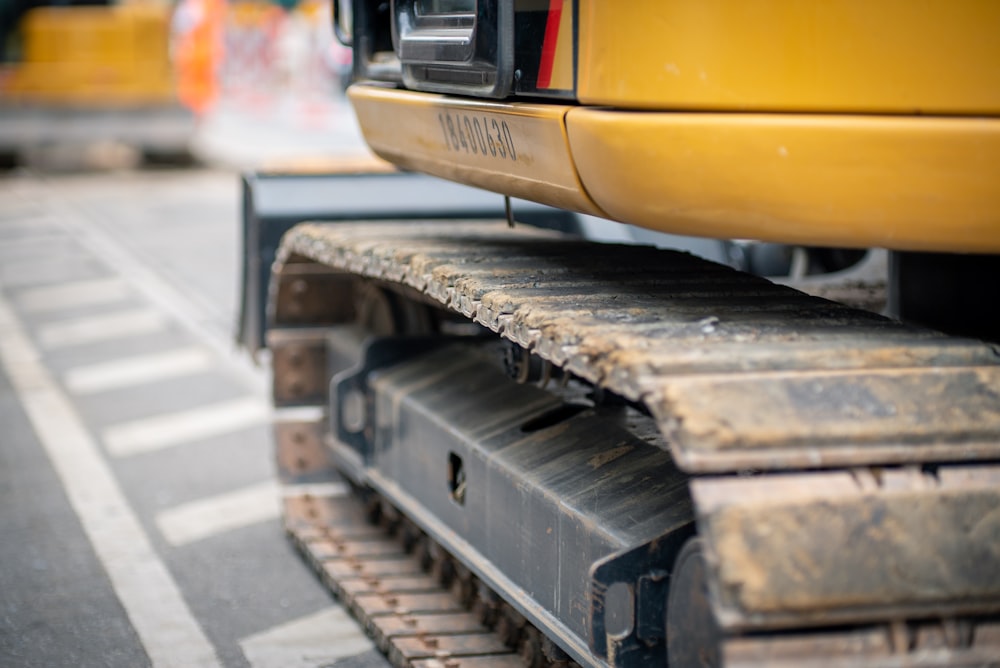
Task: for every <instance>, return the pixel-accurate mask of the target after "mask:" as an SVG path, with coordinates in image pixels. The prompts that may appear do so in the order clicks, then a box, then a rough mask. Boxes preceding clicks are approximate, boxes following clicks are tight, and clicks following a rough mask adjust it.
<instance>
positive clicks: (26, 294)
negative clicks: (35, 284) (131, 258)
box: [17, 278, 132, 313]
mask: <svg viewBox="0 0 1000 668" xmlns="http://www.w3.org/2000/svg"><path fill="white" fill-rule="evenodd" d="M131 294H132V293H131V290H130V289H129V287H128V285H127V284H126V283H125V281H123V280H122V279H120V278H95V279H93V280H89V281H74V282H72V283H62V284H60V285H46V286H43V287H39V288H30V289H27V290H23V291H22V292H21V293H20V294H19V295H18V296H17V303H18V306H20V307H21V309H22V310H24V311H28V312H31V313H42V312H49V311H61V310H64V309H70V308H76V307H79V306H100V305H102V304H113V303H115V302H119V301H122V300H124V299H126V298H128V297H129V296H130V295H131Z"/></svg>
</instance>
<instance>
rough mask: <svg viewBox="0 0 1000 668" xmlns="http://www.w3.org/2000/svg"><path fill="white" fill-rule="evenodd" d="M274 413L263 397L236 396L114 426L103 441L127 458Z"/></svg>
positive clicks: (234, 428) (224, 431) (261, 419)
mask: <svg viewBox="0 0 1000 668" xmlns="http://www.w3.org/2000/svg"><path fill="white" fill-rule="evenodd" d="M270 414H271V408H270V406H268V405H267V404H266V403H265V402H264V401H262V400H261V399H258V398H245V399H236V400H233V401H226V402H222V403H218V404H212V405H209V406H201V407H199V408H195V409H192V410H187V411H182V412H179V413H168V414H165V415H156V416H153V417H148V418H143V419H140V420H134V421H132V422H124V423H121V424H117V425H113V426H111V427H108V428H107V429H105V430H104V434H103V439H102V440H103V441H104V445H105V446H106V447H107V449H108V452H109V453H110V454H112V455H114V456H116V457H127V456H129V455H136V454H140V453H144V452H152V451H155V450H160V449H162V448H168V447H171V446H174V445H181V444H184V443H190V442H192V441H197V440H201V439H205V438H210V437H212V436H219V435H222V434H228V433H232V432H234V431H239V430H241V429H246V428H248V427H253V426H256V425H260V424H264V423H265V422H267V421H268V420H269V419H270Z"/></svg>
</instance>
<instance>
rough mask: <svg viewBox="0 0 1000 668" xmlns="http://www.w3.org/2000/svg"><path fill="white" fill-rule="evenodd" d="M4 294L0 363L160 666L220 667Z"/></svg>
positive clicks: (154, 662)
mask: <svg viewBox="0 0 1000 668" xmlns="http://www.w3.org/2000/svg"><path fill="white" fill-rule="evenodd" d="M40 359H41V358H40V354H39V352H38V350H37V349H36V348H35V347H34V346H33V345H32V343H31V341H30V340H29V339H28V337H27V335H26V334H25V332H24V328H23V326H22V325H21V323H20V322H19V321H18V320H17V318H16V316H15V315H14V313H13V311H12V310H11V309H10V307H9V306H8V304H7V301H6V300H5V299H4V298H3V296H2V295H0V364H2V365H3V367H4V369H5V370H6V372H7V374H8V375H9V376H10V380H11V383H12V384H13V387H14V389H15V390H16V391H17V394H18V398H19V400H20V402H21V404H22V406H23V407H24V410H25V412H26V413H27V415H28V418H29V420H30V421H31V424H32V427H33V429H34V430H35V433H36V434H37V435H38V439H39V441H41V443H42V446H43V447H44V448H45V451H46V453H47V454H48V457H49V460H50V461H51V462H52V466H53V467H54V468H55V470H56V473H57V474H58V475H59V478H60V480H61V481H62V485H63V488H64V489H65V491H66V496H67V497H68V498H69V501H70V504H71V505H72V507H73V510H74V511H75V512H76V515H77V517H79V519H80V523H81V525H82V526H83V529H84V531H85V532H86V534H87V537H88V539H89V540H90V542H91V544H92V545H93V547H94V551H95V552H96V553H97V556H98V558H99V559H100V560H101V563H102V564H103V566H104V569H105V571H106V572H107V574H108V578H109V579H110V580H111V585H112V587H113V588H114V591H115V594H116V595H117V596H118V600H119V601H121V604H122V607H123V608H124V609H125V612H126V614H127V615H128V618H129V621H130V622H131V624H132V626H133V627H134V628H135V631H136V633H137V634H138V636H139V639H140V640H141V642H142V645H143V647H144V648H145V649H146V653H147V654H148V655H149V659H150V661H151V663H152V665H153V666H154V668H160V667H164V668H166V667H170V668H174V667H177V668H180V667H182V666H193V667H201V666H205V667H214V666H219V665H220V663H219V660H218V657H217V656H216V653H215V649H214V648H213V646H212V644H211V643H210V642H209V641H208V638H207V637H206V636H205V634H204V633H203V632H202V630H201V627H200V626H199V625H198V622H197V621H196V620H195V619H194V617H193V616H192V614H191V611H190V610H189V609H188V607H187V604H186V603H185V602H184V598H183V596H182V595H181V592H180V590H179V589H178V587H177V584H176V583H175V582H174V580H173V578H171V576H170V573H169V571H168V570H167V568H166V566H165V565H164V564H163V562H162V561H160V559H159V557H158V556H157V554H156V552H155V551H154V550H153V547H152V545H151V543H150V541H149V537H148V536H147V535H146V533H145V532H144V531H143V529H142V525H141V524H140V523H139V519H138V518H137V517H136V515H135V512H134V511H133V510H132V508H131V506H129V503H128V500H127V499H126V498H125V495H124V493H123V492H122V490H121V488H120V487H119V486H118V482H117V480H116V479H115V477H114V474H113V473H112V472H111V470H110V468H109V467H108V465H107V464H106V463H105V462H104V459H103V458H102V457H101V455H100V452H99V450H98V447H97V444H96V443H95V442H94V440H93V438H91V436H90V434H89V433H88V432H87V430H86V428H85V427H84V425H83V422H82V420H81V419H80V417H79V415H77V413H76V411H75V410H74V408H73V406H72V404H71V403H70V402H69V400H68V399H67V397H66V396H65V395H64V394H63V393H62V391H61V390H60V389H59V387H58V385H57V384H56V382H55V380H54V379H53V378H52V376H51V374H50V373H49V372H48V370H47V369H46V368H45V367H44V366H43V365H42V363H41V361H40Z"/></svg>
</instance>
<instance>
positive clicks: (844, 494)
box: [270, 222, 1000, 666]
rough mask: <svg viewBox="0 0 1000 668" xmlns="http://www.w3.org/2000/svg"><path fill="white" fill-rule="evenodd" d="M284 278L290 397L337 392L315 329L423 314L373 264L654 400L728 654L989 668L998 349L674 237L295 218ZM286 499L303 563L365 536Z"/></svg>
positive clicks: (426, 298)
mask: <svg viewBox="0 0 1000 668" xmlns="http://www.w3.org/2000/svg"><path fill="white" fill-rule="evenodd" d="M276 279H277V280H275V281H274V282H273V283H272V293H273V294H272V303H273V304H274V310H273V314H272V315H273V323H274V327H273V329H272V331H271V339H270V340H271V347H272V351H273V353H274V366H275V399H276V403H277V404H278V405H279V406H296V405H314V406H322V407H325V406H326V404H327V402H328V400H329V397H328V394H327V387H328V384H329V374H328V372H327V369H328V367H329V365H330V364H331V359H332V358H333V357H336V355H335V354H334V353H333V352H332V351H330V350H327V349H326V347H325V345H326V344H325V343H324V342H325V339H324V336H325V335H324V331H327V330H326V328H329V327H332V326H335V325H338V324H343V323H345V322H352V321H359V322H361V323H362V324H364V325H365V326H367V327H368V328H369V329H371V330H372V331H373V333H384V332H381V331H379V330H381V329H389V330H391V329H392V326H391V325H389V324H385V323H388V322H394V323H395V326H396V327H397V328H398V327H399V323H400V322H406V323H408V325H407V328H406V329H408V330H409V329H413V328H415V329H416V330H417V331H418V332H421V333H423V332H424V331H425V330H426V331H430V330H433V326H432V325H429V324H428V323H426V322H421V321H420V318H419V317H415V316H413V314H407V313H401V312H400V308H399V306H398V305H394V306H392V307H391V308H389V307H387V308H383V309H382V310H383V311H386V312H385V313H383V314H381V315H379V314H378V313H375V314H374V315H373V313H372V311H377V310H378V309H375V308H374V307H371V308H369V307H366V306H365V305H364V304H361V305H360V306H359V305H358V304H357V300H356V295H358V294H363V290H361V291H359V287H358V286H359V285H362V284H363V283H362V282H361V281H362V279H364V280H374V281H378V282H379V284H380V285H389V286H395V287H392V288H391V290H393V291H396V292H398V293H399V294H401V295H404V296H405V297H406V299H404V300H402V302H401V303H403V304H407V303H408V304H419V303H433V304H436V305H438V306H440V307H442V308H445V309H448V310H450V311H451V312H453V313H454V314H461V315H463V316H465V317H466V318H468V320H469V321H472V322H475V323H478V324H479V325H482V326H483V327H485V328H488V329H490V330H492V331H494V332H496V333H497V334H499V335H500V336H501V337H504V338H506V339H508V340H510V341H512V342H514V343H515V344H517V345H518V346H521V347H522V348H523V349H524V350H528V351H531V353H533V354H534V355H536V356H538V357H540V358H542V359H543V360H545V361H546V362H547V363H549V364H552V365H554V366H556V367H560V368H561V369H563V370H565V371H566V372H568V373H569V374H572V375H573V376H574V377H577V378H580V379H582V380H583V381H585V382H587V383H590V384H592V385H593V386H594V387H597V388H600V389H602V390H604V391H608V392H611V393H614V394H616V395H620V396H621V397H624V398H625V399H626V400H628V401H630V402H634V403H635V404H638V405H641V406H642V407H644V408H645V409H646V410H648V412H649V414H650V415H651V416H652V419H653V420H654V421H655V424H656V425H657V426H658V428H659V431H660V437H659V439H657V442H659V443H661V444H662V446H663V447H664V448H665V449H668V450H669V453H670V455H671V457H672V459H673V461H675V462H676V464H677V465H678V466H679V467H680V468H681V469H683V470H684V471H685V472H686V473H687V474H690V475H692V476H694V479H693V481H692V483H691V495H692V497H693V500H694V504H695V516H696V519H697V523H698V532H699V534H700V539H699V540H700V541H701V542H702V544H703V546H704V559H705V564H706V570H707V572H708V576H707V580H708V586H709V589H710V591H711V598H712V607H713V609H714V611H715V614H716V617H717V618H718V620H719V622H720V624H721V627H722V633H723V636H724V638H725V639H724V641H723V644H724V647H723V654H724V655H725V656H726V658H727V660H728V661H729V663H742V664H745V665H760V664H769V665H774V664H775V663H778V664H780V665H800V664H801V662H802V661H804V660H806V659H808V658H810V657H815V656H817V653H820V654H818V655H819V656H826V655H827V654H829V655H844V656H847V657H852V658H849V659H848V660H849V661H853V662H856V663H858V664H862V663H863V664H866V665H886V666H889V665H904V664H907V662H912V661H914V660H915V657H916V658H919V657H921V656H925V655H926V652H928V651H930V650H933V652H936V653H933V652H932V655H933V658H934V660H933V661H932V662H931V663H929V664H927V665H995V661H996V659H995V658H993V657H996V656H1000V651H998V647H1000V632H998V628H1000V627H998V625H997V621H996V617H995V615H997V613H998V612H1000V552H998V549H997V545H1000V520H997V519H996V508H997V507H1000V466H998V465H997V464H996V462H1000V364H998V362H1000V356H998V352H997V350H996V349H994V348H993V347H991V346H988V345H985V344H983V343H980V342H976V341H970V340H961V339H955V338H949V337H946V336H944V335H941V334H937V333H934V332H930V331H927V330H921V329H918V328H913V327H908V326H905V325H902V324H900V323H896V322H893V321H890V320H887V319H885V318H882V317H880V316H877V315H875V314H872V313H868V312H864V311H859V310H855V309H851V308H849V307H846V306H842V305H840V304H836V303H833V302H829V301H826V300H822V299H818V298H814V297H808V296H806V295H803V294H802V293H799V292H796V291H794V290H791V289H789V288H784V287H780V286H775V285H773V284H771V283H769V282H767V281H765V280H763V279H759V278H755V277H752V276H748V275H744V274H740V273H739V272H735V271H733V270H730V269H728V268H726V267H722V266H720V265H716V264H712V263H708V262H704V261H702V260H699V259H697V258H693V257H691V256H688V255H684V254H679V253H672V252H667V251H660V250H656V249H652V248H646V247H634V246H615V245H600V244H591V243H588V242H583V241H577V240H572V239H566V238H564V237H560V236H558V235H554V234H549V233H543V232H535V231H531V230H518V231H515V232H511V231H509V230H507V229H504V228H502V227H499V226H495V225H492V224H482V223H476V224H461V223H441V224H426V225H414V224H412V223H409V224H395V223H391V222H386V223H378V224H365V225H319V224H306V225H300V226H298V227H297V228H295V229H294V230H293V231H292V232H291V233H289V235H287V236H286V238H285V240H284V242H283V244H282V248H281V251H280V255H279V261H278V263H277V265H276ZM366 309H367V312H366ZM402 310H404V311H405V310H406V309H405V308H404V309H402ZM414 312H416V311H414ZM306 360H311V361H310V362H307V361H306ZM308 429H310V430H313V431H315V432H316V433H317V434H318V433H321V432H323V431H324V428H323V426H322V424H321V422H316V423H314V424H312V425H311V426H309V427H308ZM293 441H294V439H292V440H289V439H288V438H285V439H284V440H283V439H282V437H281V435H279V444H281V443H292V442H293ZM300 441H301V443H300V445H301V444H302V443H305V442H306V441H309V442H310V443H312V445H302V448H303V451H302V453H301V455H288V454H287V452H288V451H289V449H290V448H292V446H291V445H289V446H288V447H285V446H281V445H279V458H282V457H284V460H283V463H282V470H283V472H284V473H285V475H286V477H288V478H290V479H291V478H295V479H302V480H306V479H308V478H309V476H310V475H320V472H321V471H322V470H323V469H324V467H325V466H326V459H325V458H324V454H323V453H324V452H325V450H326V448H325V446H324V445H323V443H322V438H321V437H319V436H314V437H312V438H311V439H300ZM296 447H298V446H296ZM282 452H285V453H286V454H284V455H283V454H282ZM324 512H325V511H324ZM314 513H315V516H316V517H325V515H323V512H321V511H320V510H317V509H314ZM289 517H290V518H293V519H292V520H290V522H291V523H290V525H289V528H290V530H291V531H292V532H293V535H295V536H296V538H297V540H298V542H299V543H300V544H302V545H305V546H307V548H308V549H307V553H308V554H310V555H313V556H312V558H314V559H318V557H316V556H315V555H317V554H318V555H322V554H325V553H324V552H323V550H333V549H340V548H336V541H338V540H339V541H342V542H343V541H348V542H344V543H343V544H344V545H348V547H345V548H343V549H344V550H347V551H350V550H354V549H355V548H354V547H350V545H352V544H351V543H349V539H350V536H349V535H343V536H340V535H336V536H335V534H333V533H324V531H326V530H325V529H323V526H324V524H327V525H329V526H330V527H333V526H334V525H335V522H334V520H332V519H331V520H330V521H329V522H327V521H326V520H322V519H321V520H320V521H319V528H317V527H316V526H312V527H311V528H310V527H307V526H306V525H301V526H300V525H298V524H296V522H297V520H295V519H294V518H296V517H301V513H298V512H290V513H289ZM330 531H333V530H332V529H331V530H330ZM331 536H335V537H333V538H331ZM366 540H367V539H366ZM380 540H385V539H380ZM330 541H333V542H332V543H331V542H330ZM379 544H380V545H381V543H379ZM317 545H322V547H321V548H316V546H317ZM331 545H332V547H331ZM845 545H848V546H850V548H851V549H847V550H845V549H843V548H844V546H845ZM317 549H319V550H320V551H319V552H317ZM357 549H359V550H362V552H359V553H358V554H357V555H356V556H355V557H352V558H355V559H358V560H360V561H359V562H358V563H359V567H360V568H362V569H363V568H365V564H363V563H361V561H364V554H365V553H364V552H363V548H360V547H359V548H357ZM378 549H387V550H388V549H390V548H388V547H386V548H381V547H380V548H378ZM392 549H402V548H399V547H397V548H392ZM331 554H332V553H331ZM401 554H402V553H401ZM372 556H374V555H372ZM319 561H322V560H321V559H320V560H319ZM371 563H377V562H376V561H372V562H371ZM400 563H402V562H400ZM664 566H665V567H669V566H670V565H669V564H665V565H664ZM324 570H327V569H325V567H324ZM900 573H903V574H905V577H900V576H899V575H900ZM400 575H405V576H406V577H407V578H409V577H412V576H413V575H415V573H410V572H407V573H401V574H400ZM420 577H423V576H420ZM401 582H405V583H406V584H407V585H411V584H417V583H418V581H416V580H413V581H411V580H403V581H401ZM419 583H420V584H423V585H428V586H429V583H428V581H426V580H419ZM331 586H332V587H333V589H334V590H335V591H338V592H340V593H341V594H342V595H345V596H347V597H348V600H349V601H354V600H355V599H354V598H352V597H355V598H356V597H357V596H375V597H376V598H373V599H363V600H365V601H367V600H371V601H373V602H374V601H376V599H377V598H378V596H383V600H382V603H380V604H379V605H383V607H385V606H388V608H392V607H393V606H392V605H391V604H386V603H385V600H384V597H385V596H388V597H390V598H392V599H394V600H396V601H397V603H398V602H399V601H405V600H406V599H403V598H402V597H403V596H404V594H405V592H404V591H402V590H400V591H396V590H393V589H386V592H388V593H386V594H384V595H383V594H378V593H377V591H376V592H374V593H373V592H367V593H364V594H357V593H355V592H348V591H346V590H345V589H344V587H343V585H340V584H337V583H336V582H333V584H331ZM371 586H372V587H375V588H376V589H377V586H376V585H375V584H372V585H371ZM378 586H381V585H378ZM425 593H428V592H425ZM373 605H374V603H373ZM352 606H353V607H355V608H357V607H358V605H357V604H356V603H352ZM395 607H410V606H409V605H403V606H395ZM360 610H361V612H360V613H359V614H360V615H361V616H362V619H365V620H366V623H368V617H366V615H370V613H368V612H365V609H364V606H362V607H361V609H360ZM373 619H374V618H373ZM369 628H372V627H371V624H370V623H369ZM956 628H961V629H963V631H962V632H952V631H949V629H952V630H954V629H956ZM929 629H930V630H929ZM373 633H374V634H375V635H376V637H379V633H381V631H379V630H377V629H373ZM473 635H474V636H475V634H473ZM477 637H479V636H477ZM490 637H491V636H485V635H484V636H481V641H482V642H483V643H484V644H483V647H484V648H488V647H493V645H490V644H489V643H490V642H493V641H492V640H489V639H488V638H490ZM436 642H438V643H439V647H442V650H441V651H445V649H443V646H441V645H440V642H441V641H436ZM590 642H591V643H593V642H598V641H595V639H593V638H591V639H590ZM602 642H603V639H600V641H599V642H598V645H599V646H600V643H602ZM407 643H410V641H407ZM383 644H384V642H383ZM406 646H407V647H409V646H410V644H407V645H406ZM429 650H430V648H425V649H424V650H423V651H425V652H427V651H429ZM483 651H484V652H485V651H487V650H486V649H484V650H483ZM394 652H395V653H396V654H393V653H394ZM401 652H402V650H398V649H390V650H389V653H390V656H394V657H395V658H396V660H397V661H399V662H400V663H405V661H408V660H411V659H412V658H413V657H409V656H408V655H406V654H405V652H402V653H401ZM921 653H923V654H921ZM397 654H398V655H399V656H396V655H397ZM507 656H509V655H507ZM927 656H930V655H927ZM400 657H402V658H400ZM505 660H506V659H505ZM511 660H513V658H512V659H511ZM782 662H783V663H782ZM600 664H601V660H600V659H595V661H594V665H600Z"/></svg>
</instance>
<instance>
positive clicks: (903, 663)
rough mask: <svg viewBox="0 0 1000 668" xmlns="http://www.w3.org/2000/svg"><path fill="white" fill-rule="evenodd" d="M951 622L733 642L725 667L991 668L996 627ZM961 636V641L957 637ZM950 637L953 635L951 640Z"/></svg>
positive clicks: (998, 649) (998, 652)
mask: <svg viewBox="0 0 1000 668" xmlns="http://www.w3.org/2000/svg"><path fill="white" fill-rule="evenodd" d="M957 627H958V625H957V624H956V623H955V621H954V620H946V621H927V622H922V623H917V624H894V625H892V626H873V627H866V628H858V629H848V630H844V629H842V630H837V631H832V632H826V633H819V632H806V633H801V634H795V635H784V636H781V635H779V636H755V637H747V638H736V639H731V640H729V641H727V642H726V643H725V644H724V645H723V655H724V661H725V665H726V667H727V668H855V667H856V666H865V668H915V667H918V666H919V668H995V667H996V666H1000V641H998V638H997V637H996V636H995V631H996V624H988V623H969V624H967V625H966V628H965V629H961V630H960V634H956V635H954V636H952V634H951V633H950V632H949V631H948V630H946V629H949V628H950V629H951V630H953V631H959V629H958V628H957ZM962 634H964V636H965V637H961V638H960V637H958V636H959V635H962ZM949 636H952V637H951V638H950V639H949Z"/></svg>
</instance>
